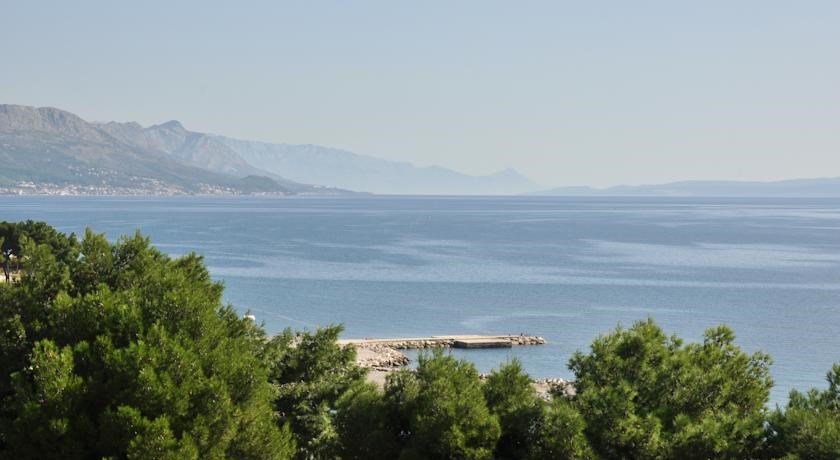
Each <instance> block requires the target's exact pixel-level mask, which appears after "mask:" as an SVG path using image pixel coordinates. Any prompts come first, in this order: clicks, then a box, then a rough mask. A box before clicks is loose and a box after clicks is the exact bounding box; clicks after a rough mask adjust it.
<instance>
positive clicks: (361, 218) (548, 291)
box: [0, 197, 840, 402]
mask: <svg viewBox="0 0 840 460" xmlns="http://www.w3.org/2000/svg"><path fill="white" fill-rule="evenodd" d="M30 218H31V219H43V220H46V221H48V222H49V223H51V224H53V225H54V226H56V227H58V228H59V229H61V230H64V231H74V232H81V231H83V229H84V228H85V227H86V226H90V227H92V228H93V229H94V230H97V231H100V232H105V233H106V234H107V235H108V236H109V237H110V238H115V237H117V236H119V235H121V234H125V233H131V232H134V230H136V229H140V230H141V231H142V232H143V233H145V234H148V235H151V237H152V240H153V242H154V243H155V244H156V245H157V246H158V247H160V248H161V249H162V250H164V251H167V252H169V253H172V254H176V255H177V254H184V253H186V252H189V251H196V252H198V253H200V254H203V255H204V256H205V257H206V261H207V264H208V265H209V267H210V270H211V272H212V274H213V275H214V277H215V278H217V279H219V280H222V281H223V282H224V283H225V285H226V288H227V289H226V299H227V300H228V301H229V302H231V303H233V304H234V305H236V306H237V308H239V309H240V310H242V311H243V312H244V311H246V310H251V311H252V312H253V313H254V314H255V315H256V316H257V317H258V319H260V320H262V321H265V324H266V327H267V328H268V329H269V331H278V330H281V329H282V328H285V327H293V328H314V327H317V326H318V325H325V324H331V323H343V324H344V325H345V327H346V333H345V336H347V337H370V336H376V337H388V336H393V337H396V336H418V335H431V334H461V333H463V334H468V333H475V334H482V333H488V334H489V333H515V334H516V333H519V332H525V333H530V334H538V335H543V336H545V337H546V338H547V339H548V340H549V343H550V344H549V345H547V346H542V347H522V348H514V349H512V350H490V351H487V350H480V351H462V352H459V354H463V355H464V356H466V357H468V358H469V359H471V360H473V361H475V362H476V364H477V365H478V366H479V367H480V368H481V369H482V370H485V371H486V370H489V369H490V368H491V367H493V366H494V365H496V364H498V363H499V362H501V361H503V360H505V359H507V358H508V357H510V356H517V357H519V359H521V360H522V361H523V363H524V365H525V367H526V369H527V370H528V371H529V372H531V373H532V374H533V375H535V376H561V377H569V376H570V374H569V372H568V370H567V369H566V363H567V361H568V358H569V356H570V355H571V353H573V352H574V351H575V350H576V349H580V348H585V347H586V346H587V345H588V344H589V343H590V342H591V340H592V338H593V337H595V336H596V335H597V334H599V333H604V332H607V331H609V330H611V329H612V328H614V327H615V326H616V325H617V324H619V323H621V324H624V325H629V324H631V323H632V322H633V321H636V320H639V319H644V318H646V317H647V316H649V315H650V316H652V317H653V318H654V319H656V320H657V321H658V322H659V323H660V324H661V325H662V326H663V327H664V328H665V329H666V330H667V331H668V332H674V333H677V334H678V335H680V336H682V337H684V338H687V339H690V340H697V339H700V338H701V336H702V332H703V330H704V329H705V328H707V327H710V326H713V325H716V324H719V323H726V324H728V325H730V326H731V327H733V328H734V330H735V332H736V334H737V335H738V342H739V344H740V345H741V346H742V347H744V348H745V349H747V350H749V351H755V350H763V351H766V352H768V353H770V354H771V355H772V356H773V357H774V358H775V364H774V366H773V368H772V370H773V376H774V378H775V380H776V382H777V386H776V389H775V390H774V393H773V401H777V402H783V401H784V400H785V399H786V395H787V392H788V391H789V389H790V388H793V387H796V388H800V389H802V388H806V387H809V386H824V381H823V376H824V375H825V373H826V371H827V370H828V369H829V367H830V366H831V364H832V363H833V362H835V361H840V203H839V202H837V201H836V200H828V199H826V200H821V199H788V200H785V199H677V198H674V199H662V198H635V199H633V198H574V199H573V198H536V197H527V198H524V197H523V198H495V197H494V198H490V197H483V198H464V197H436V198H432V197H371V198H285V199H262V198H154V199H152V198H83V197H3V198H0V219H4V220H20V219H30Z"/></svg>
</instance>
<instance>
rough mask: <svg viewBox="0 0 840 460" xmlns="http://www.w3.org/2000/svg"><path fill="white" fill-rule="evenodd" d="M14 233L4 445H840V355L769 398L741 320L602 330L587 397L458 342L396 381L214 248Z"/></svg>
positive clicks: (0, 437) (355, 452)
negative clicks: (209, 256)
mask: <svg viewBox="0 0 840 460" xmlns="http://www.w3.org/2000/svg"><path fill="white" fill-rule="evenodd" d="M0 248H2V257H3V259H2V262H3V263H4V268H5V269H6V273H9V272H10V271H12V270H15V271H16V273H17V271H18V269H19V276H20V277H19V279H17V278H14V279H12V278H11V277H10V278H9V279H6V277H5V276H4V277H3V278H2V281H5V282H2V283H0V458H10V459H11V458H14V459H28V458H32V459H35V458H38V459H41V458H46V459H49V458H68V459H73V458H161V459H166V458H171V459H176V458H177V459H181V458H243V459H248V458H254V459H256V458H301V459H309V458H319V459H320V458H325V459H326V458H346V459H370V458H373V459H375V458H383V459H392V458H398V459H427V458H428V459H446V458H463V459H486V458H502V459H595V458H627V459H660V458H783V457H785V458H825V459H829V458H840V365H835V367H834V368H833V369H832V370H831V372H829V374H828V378H827V380H828V388H827V389H825V390H816V389H814V390H810V391H808V392H807V393H804V394H803V393H799V392H797V391H793V392H792V393H791V396H790V401H789V403H788V405H787V407H785V408H784V409H781V408H777V409H776V410H774V411H768V410H767V409H766V406H767V402H768V394H769V390H770V388H771V386H772V381H771V380H770V376H769V366H770V358H769V357H768V356H766V355H764V354H761V353H756V354H753V355H747V354H745V353H743V352H742V351H741V350H740V349H739V348H738V347H737V346H736V345H735V344H734V339H735V338H734V334H733V333H732V331H731V330H729V329H728V328H726V327H716V328H712V329H709V330H708V331H706V334H705V337H704V340H703V342H702V343H691V344H684V343H683V342H682V341H681V340H680V339H678V338H677V337H668V336H667V335H666V334H665V333H664V332H663V331H662V330H661V329H660V328H659V327H658V326H657V325H656V324H655V323H654V322H653V321H652V320H650V319H649V320H647V321H642V322H639V323H636V324H634V325H633V326H632V327H630V328H629V329H621V328H619V329H616V330H615V331H613V332H611V333H609V334H607V335H604V336H601V337H598V338H596V339H595V340H594V342H593V343H592V346H591V348H590V349H589V350H588V351H587V352H578V353H576V354H575V355H574V356H573V357H572V359H571V360H570V363H569V367H570V369H571V370H572V371H573V372H574V374H575V378H576V381H575V387H576V393H575V394H574V395H572V396H566V395H565V394H561V393H558V394H557V395H554V396H551V395H546V394H538V393H537V392H536V390H535V388H534V386H533V384H532V382H531V379H530V377H529V376H528V375H527V374H525V373H524V372H523V370H522V367H521V365H520V364H519V363H518V362H517V361H515V360H514V361H512V362H509V363H506V364H503V365H502V366H500V367H499V368H498V369H496V370H494V371H493V372H492V373H491V374H490V375H489V376H487V377H486V378H482V377H480V376H479V374H478V373H477V371H476V369H475V367H474V366H473V365H472V364H470V363H469V362H466V361H463V360H459V359H456V358H454V357H453V356H452V355H450V354H447V353H444V352H443V351H440V350H437V351H434V352H431V353H427V354H421V355H420V357H419V359H418V363H417V367H416V369H414V370H401V371H397V372H394V373H391V374H390V375H389V376H388V378H387V381H386V383H385V385H384V388H379V387H377V386H376V385H373V384H371V383H368V382H367V381H366V379H365V372H364V370H362V369H360V368H359V367H358V366H357V365H356V364H355V350H354V349H353V348H352V347H342V346H339V345H338V344H337V342H336V339H337V337H338V336H339V334H340V333H341V328H340V327H339V326H332V327H327V328H324V329H320V330H318V331H315V332H297V333H296V332H293V331H289V330H287V331H284V332H283V333H281V334H279V335H277V336H275V337H269V336H268V335H267V334H266V332H265V331H264V329H263V328H262V326H260V325H258V324H255V323H254V322H253V321H252V320H249V319H247V318H246V319H242V318H240V317H239V316H238V315H237V314H236V313H235V312H234V310H233V309H232V308H231V307H229V306H226V305H223V304H222V302H221V294H222V286H221V285H220V284H218V283H215V282H213V281H212V280H211V278H210V276H209V274H208V272H207V269H206V268H205V266H204V264H203V261H202V259H201V258H200V257H199V256H197V255H194V254H190V255H187V256H184V257H181V258H177V259H173V258H171V257H169V256H166V255H165V254H162V253H160V252H159V251H157V250H156V249H154V248H153V247H152V246H151V245H150V243H149V240H148V239H147V238H143V237H142V236H140V235H139V234H138V235H135V236H134V237H130V238H122V239H120V240H118V241H117V242H115V243H110V242H108V241H107V240H106V239H105V237H104V236H103V235H98V234H95V233H93V232H91V231H87V232H85V235H84V237H83V238H81V239H78V238H76V237H75V236H73V235H70V236H66V235H63V234H61V233H59V232H57V231H55V230H54V229H52V228H51V227H49V226H48V225H46V224H44V223H37V222H31V221H30V222H22V223H0Z"/></svg>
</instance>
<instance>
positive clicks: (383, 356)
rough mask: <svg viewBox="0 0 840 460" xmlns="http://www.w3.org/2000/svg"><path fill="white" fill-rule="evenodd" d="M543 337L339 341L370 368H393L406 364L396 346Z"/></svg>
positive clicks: (507, 342)
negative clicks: (353, 349)
mask: <svg viewBox="0 0 840 460" xmlns="http://www.w3.org/2000/svg"><path fill="white" fill-rule="evenodd" d="M544 343H546V342H545V339H544V338H542V337H539V336H533V335H525V334H520V335H493V336H485V335H445V336H432V337H419V338H397V339H343V340H339V344H341V345H353V346H354V347H356V362H357V363H358V364H359V366H361V367H364V368H369V369H383V370H384V369H393V368H397V367H402V366H405V365H406V364H408V362H409V359H408V357H407V356H405V355H404V354H403V353H402V352H400V351H399V350H409V349H418V348H450V347H463V348H493V347H500V346H504V347H510V346H514V345H542V344H544ZM465 344H466V346H465Z"/></svg>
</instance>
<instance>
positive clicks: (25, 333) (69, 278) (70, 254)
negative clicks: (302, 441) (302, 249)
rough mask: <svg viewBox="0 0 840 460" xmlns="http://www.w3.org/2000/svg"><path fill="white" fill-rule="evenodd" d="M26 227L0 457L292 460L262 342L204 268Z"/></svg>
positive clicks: (10, 294)
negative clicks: (276, 414) (277, 416)
mask: <svg viewBox="0 0 840 460" xmlns="http://www.w3.org/2000/svg"><path fill="white" fill-rule="evenodd" d="M5 228H9V226H8V225H7V226H6V227H5ZM21 228H23V229H26V231H25V232H23V233H21V234H22V235H24V237H20V238H19V239H18V242H19V243H18V244H19V246H18V247H17V248H15V250H16V251H18V254H20V257H21V262H22V270H23V275H22V277H21V280H20V281H19V282H16V283H6V284H4V285H2V287H0V302H2V306H3V308H2V310H0V323H2V327H0V330H1V331H2V334H3V335H2V337H0V341H1V342H0V345H2V351H0V353H2V356H0V358H2V360H0V362H2V364H0V365H1V366H2V375H0V400H2V413H0V455H2V456H4V457H9V458H19V459H27V458H33V459H34V458H38V459H48V458H65V459H66V458H123V457H129V458H225V457H233V458H288V457H289V456H290V455H291V453H292V449H293V446H292V440H291V435H290V433H289V432H288V431H287V430H283V429H281V428H278V425H277V423H276V422H275V418H274V413H273V410H272V406H271V401H272V398H273V389H272V386H271V385H270V384H269V382H268V369H267V368H266V366H265V365H264V362H263V361H261V359H260V356H261V355H262V354H263V353H264V352H263V348H264V347H265V341H264V340H263V338H264V337H262V336H261V334H260V333H259V331H255V327H254V325H253V324H252V323H251V322H250V321H247V320H242V319H239V318H238V315H237V314H236V313H235V312H234V311H233V310H232V309H231V308H230V307H227V306H224V305H223V304H222V303H221V293H222V286H221V285H220V284H218V283H215V282H213V281H212V280H211V279H210V276H209V274H208V272H207V270H206V268H205V267H204V264H203V262H202V259H201V257H199V256H196V255H194V254H190V255H187V256H185V257H182V258H179V259H172V258H170V257H168V256H166V255H164V254H162V253H160V252H158V251H157V250H155V249H154V248H152V247H151V246H150V244H149V240H148V239H147V238H143V237H142V236H140V235H139V234H137V235H135V236H134V237H132V238H122V239H120V240H119V241H118V242H117V243H115V244H110V243H109V242H108V241H107V240H106V239H105V237H104V236H103V235H97V234H94V233H93V232H90V231H88V232H86V234H85V238H84V239H83V240H82V241H81V242H77V241H75V238H73V237H64V236H63V235H61V234H59V233H57V232H54V231H47V230H45V227H43V226H42V225H41V224H33V225H30V224H28V223H25V224H22V225H21V226H20V227H18V229H21ZM31 228H35V229H40V230H39V231H32V230H31ZM8 235H10V233H6V236H5V237H6V238H9V236H8ZM12 238H14V235H13V236H12ZM9 241H10V240H6V242H9Z"/></svg>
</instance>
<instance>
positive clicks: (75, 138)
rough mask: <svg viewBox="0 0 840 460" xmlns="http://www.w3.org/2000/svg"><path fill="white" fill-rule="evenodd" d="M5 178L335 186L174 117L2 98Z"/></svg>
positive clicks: (161, 187)
mask: <svg viewBox="0 0 840 460" xmlns="http://www.w3.org/2000/svg"><path fill="white" fill-rule="evenodd" d="M0 160H2V161H3V164H4V167H3V168H2V169H0V185H12V184H19V183H22V182H26V183H33V184H36V186H37V185H38V184H48V185H49V186H50V187H59V186H71V185H72V186H83V187H97V190H116V191H122V190H136V191H143V190H147V191H148V192H149V193H155V194H157V193H163V194H172V193H256V192H259V193H280V194H288V193H313V192H326V193H334V192H335V193H337V192H340V191H336V190H332V189H328V188H325V187H314V186H309V185H305V184H298V183H296V182H294V181H289V180H286V179H283V178H282V177H279V176H276V175H274V174H271V173H268V172H265V171H262V170H260V169H257V168H254V167H252V166H251V165H249V164H248V163H247V162H245V161H244V160H243V159H242V158H240V157H239V155H237V154H236V152H234V151H232V150H231V149H230V148H229V147H227V146H225V145H224V144H222V143H220V142H218V141H217V140H216V139H214V138H213V137H212V136H208V135H206V134H202V133H196V132H191V131H187V130H186V129H185V128H184V127H183V126H182V125H181V124H180V123H179V122H177V121H170V122H167V123H163V124H160V125H154V126H150V127H148V128H143V127H142V126H140V125H139V124H138V123H135V122H127V123H118V122H108V123H92V122H87V121H85V120H83V119H82V118H80V117H78V116H77V115H74V114H72V113H70V112H67V111H64V110H60V109H56V108H52V107H41V108H36V107H28V106H19V105H0Z"/></svg>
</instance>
